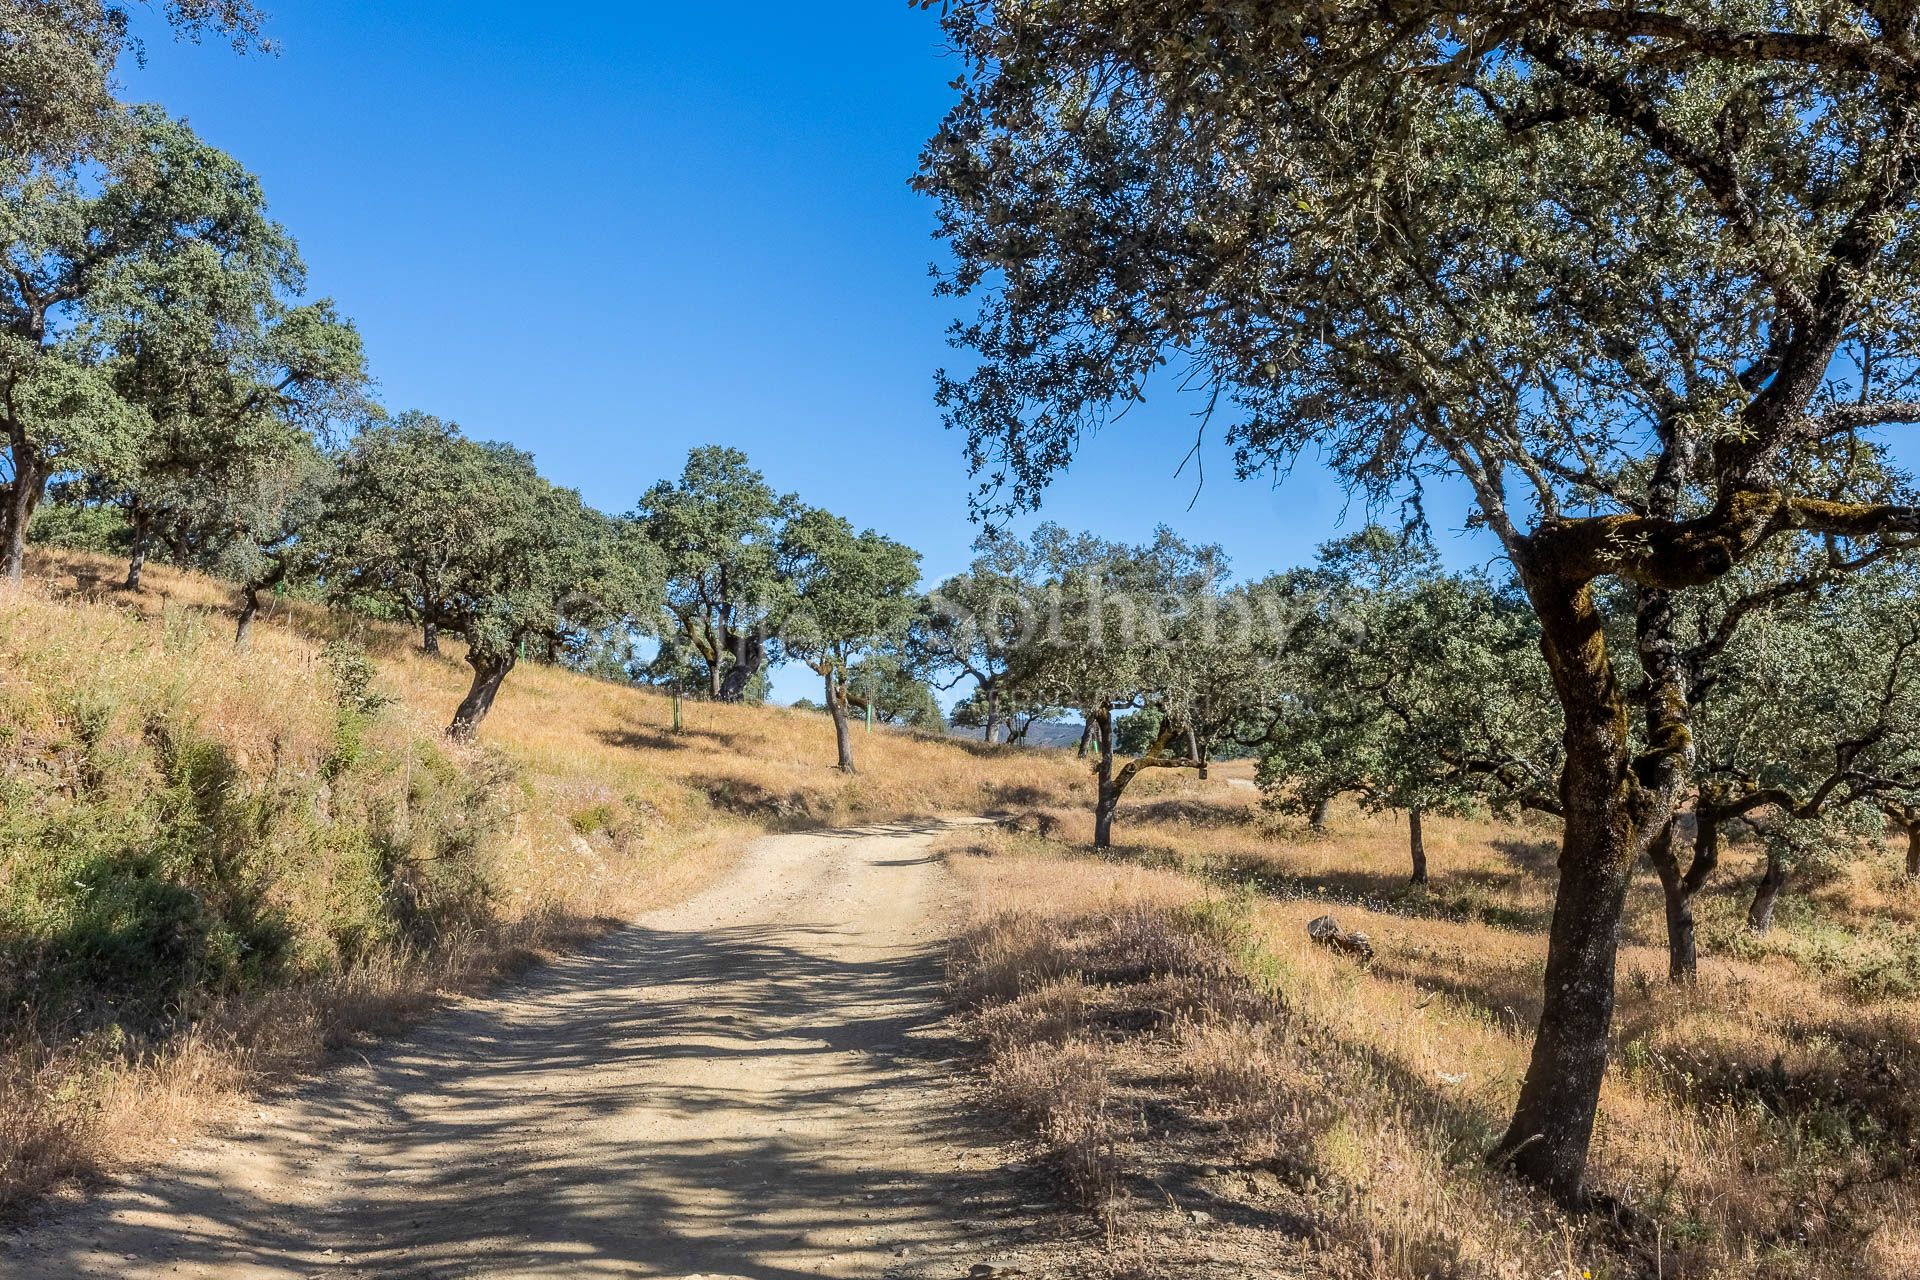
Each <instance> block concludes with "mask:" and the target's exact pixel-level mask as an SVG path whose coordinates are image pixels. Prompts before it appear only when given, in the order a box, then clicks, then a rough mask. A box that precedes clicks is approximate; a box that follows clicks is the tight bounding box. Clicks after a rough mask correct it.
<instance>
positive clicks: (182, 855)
mask: <svg viewBox="0 0 1920 1280" xmlns="http://www.w3.org/2000/svg"><path fill="white" fill-rule="evenodd" d="M347 665H349V666H351V665H352V664H350V663H349V664H347ZM366 697H367V695H366V694H365V693H364V689H363V690H362V692H361V693H360V694H357V695H355V696H354V699H353V701H354V703H355V705H354V706H352V707H349V706H344V705H343V706H342V707H341V708H340V714H341V716H342V718H343V720H345V719H347V718H351V719H353V720H354V721H355V722H356V723H357V724H359V726H360V728H361V732H362V737H361V746H360V749H359V750H358V751H356V753H355V754H354V755H353V757H352V758H351V759H340V758H338V756H337V755H336V757H335V759H334V760H332V761H331V762H330V763H329V767H328V768H326V769H325V770H323V771H321V772H319V773H302V772H298V771H293V770H288V771H284V772H283V771H280V770H277V769H276V770H275V771H273V772H271V773H269V774H260V773H257V772H251V771H249V769H247V768H246V767H244V766H243V764H242V763H241V761H240V759H239V758H237V757H236V756H235V754H234V753H233V751H232V750H231V749H230V748H229V747H228V746H226V745H225V744H223V743H222V742H221V741H220V740H218V739H216V738H215V737H213V736H210V735H209V734H208V732H207V731H206V730H205V729H204V728H203V727H202V726H201V725H199V724H198V723H197V722H196V720H195V719H194V717H193V715H192V713H191V712H188V711H184V710H180V709H174V708H170V707H168V706H167V704H166V702H165V701H164V700H159V701H148V700H144V699H143V700H142V703H141V704H129V703H125V702H116V701H115V700H113V699H112V698H111V697H108V696H106V695H104V694H94V695H88V696H83V697H81V698H80V699H79V700H78V701H74V702H72V703H71V704H70V706H69V709H68V711H67V713H66V715H65V716H64V722H65V723H66V724H67V726H68V729H67V733H68V735H69V739H68V741H67V742H66V743H65V744H50V745H51V746H53V747H54V748H55V749H57V750H60V751H63V752H64V751H70V752H71V753H72V754H73V755H74V756H75V757H76V759H77V761H78V763H77V766H76V770H75V772H74V774H73V776H72V779H71V781H70V783H69V784H68V785H67V786H65V787H42V786H37V785H33V784H31V783H29V782H27V781H24V780H23V779H30V778H32V777H33V776H34V774H33V773H32V772H31V771H26V772H22V771H20V770H17V769H11V768H10V769H8V770H6V771H4V775H5V777H6V778H7V781H6V782H4V783H0V1008H4V1010H5V1011H6V1012H5V1014H4V1015H0V1021H4V1022H5V1023H6V1024H8V1028H9V1029H10V1030H26V1031H29V1032H32V1033H35V1034H42V1035H45V1034H53V1033H60V1034H65V1033H70V1032H79V1031H85V1030H88V1029H91V1028H95V1027H101V1026H120V1027H124V1028H126V1029H128V1030H130V1031H133V1032H135V1033H137V1034H142V1035H160V1034H165V1033H167V1032H169V1031H172V1030H175V1029H178V1028H179V1027H182V1026H184V1025H187V1024H189V1023H191V1021H192V1020H193V1019H194V1018H196V1017H198V1016H199V1015H200V1014H201V1013H202V1012H204V1010H205V1009H206V1007H207V1005H208V1003H209V1001H211V1000H214V999H217V998H219V997H222V996H226V995H231V994H235V993H245V992H252V991H259V990H264V989H267V988H270V987H272V986H274V985H277V984H280V983H284V982H288V981H293V980H296V979H300V978H304V977H312V976H316V975H319V974H325V973H331V972H338V971H340V970H341V969H342V968H343V967H345V966H350V965H352V964H355V963H359V962H361V961H363V960H367V959H370V958H371V957H373V956H374V955H375V954H376V953H377V952H379V951H380V950H381V949H382V948H390V947H393V946H405V947H409V948H431V947H434V946H436V945H440V944H442V943H444V942H446V941H448V940H449V939H451V938H453V937H455V936H457V935H458V934H459V933H460V931H462V930H468V929H471V928H474V927H476V926H477V925H479V924H480V923H483V922H484V921H485V920H486V918H487V917H488V914H489V912H490V905H489V904H490V902H491V899H492V895H493V890H492V881H491V872H490V863H489V857H490V855H489V847H490V845H491V842H492V841H493V840H494V838H495V834H496V832H497V831H498V829H499V827H500V824H501V821H502V817H503V815H502V813H501V808H500V802H499V800H498V799H497V798H496V797H497V795H498V794H499V792H500V788H501V783H502V782H503V781H504V779H502V778H501V777H499V776H497V775H493V774H489V773H488V772H486V771H485V770H484V769H483V770H481V771H479V772H476V773H467V772H463V771H462V770H460V769H457V768H455V767H453V766H452V765H451V764H450V763H449V762H448V761H447V760H446V758H445V757H444V756H441V755H439V754H438V753H437V751H436V750H435V749H434V748H433V747H431V746H430V745H426V744H413V745H410V746H406V747H404V748H402V750H400V751H398V752H396V751H394V750H393V749H392V747H391V746H390V745H389V744H390V743H391V742H392V741H393V734H392V732H391V731H390V730H381V731H380V732H379V733H378V734H377V735H376V734H375V733H374V732H373V730H374V728H375V723H374V722H375V721H376V720H377V719H378V714H379V713H378V711H377V710H369V709H366V706H367V703H366ZM6 749H7V750H10V751H14V752H18V751H19V750H20V749H21V745H20V744H14V745H12V746H10V747H7V748H6ZM408 753H412V756H413V758H412V759H411V761H409V760H408V758H407V756H408ZM403 778H404V779H405V785H404V786H403V785H402V782H401V780H402V779H403Z"/></svg>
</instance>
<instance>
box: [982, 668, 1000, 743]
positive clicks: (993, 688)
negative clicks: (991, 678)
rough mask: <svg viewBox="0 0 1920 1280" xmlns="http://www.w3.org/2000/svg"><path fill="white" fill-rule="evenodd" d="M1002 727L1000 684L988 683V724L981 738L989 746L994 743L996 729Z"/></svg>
mask: <svg viewBox="0 0 1920 1280" xmlns="http://www.w3.org/2000/svg"><path fill="white" fill-rule="evenodd" d="M999 727H1000V686H999V684H998V683H989V684H988V685H987V725H986V729H985V731H984V732H982V733H981V735H980V740H981V741H982V742H984V743H986V744H987V745H988V746H992V745H993V733H994V730H996V729H998V728H999Z"/></svg>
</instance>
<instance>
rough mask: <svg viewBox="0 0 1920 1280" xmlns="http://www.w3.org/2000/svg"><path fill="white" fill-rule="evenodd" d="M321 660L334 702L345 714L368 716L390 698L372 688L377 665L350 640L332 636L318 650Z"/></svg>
mask: <svg viewBox="0 0 1920 1280" xmlns="http://www.w3.org/2000/svg"><path fill="white" fill-rule="evenodd" d="M320 662H321V664H322V665H323V666H325V667H326V669H327V674H328V676H329V677H331V680H332V684H333V698H334V702H335V703H336V704H337V705H338V706H339V707H340V709H341V711H343V712H345V713H346V714H348V715H354V716H370V715H373V714H375V713H376V712H378V711H379V710H380V709H381V708H382V707H384V706H386V705H387V704H389V703H390V702H392V701H393V699H391V698H389V697H386V696H384V695H382V694H380V693H376V692H375V691H374V688H373V681H374V678H375V677H377V676H378V675H379V674H380V669H379V668H378V667H377V666H375V665H374V662H373V659H372V658H371V657H369V656H368V654H367V651H366V649H364V648H363V647H361V646H360V645H359V644H357V643H355V642H354V641H352V640H344V639H343V640H334V641H331V642H329V643H328V644H327V645H326V647H324V648H323V649H321V650H320Z"/></svg>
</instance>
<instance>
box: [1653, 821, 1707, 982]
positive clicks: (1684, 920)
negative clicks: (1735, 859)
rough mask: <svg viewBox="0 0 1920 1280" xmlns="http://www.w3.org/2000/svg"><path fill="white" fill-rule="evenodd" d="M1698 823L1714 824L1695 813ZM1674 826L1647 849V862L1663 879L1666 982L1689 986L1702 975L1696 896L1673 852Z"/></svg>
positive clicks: (1661, 880) (1667, 828)
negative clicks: (1696, 932) (1695, 922)
mask: <svg viewBox="0 0 1920 1280" xmlns="http://www.w3.org/2000/svg"><path fill="white" fill-rule="evenodd" d="M1694 821H1695V822H1711V821H1712V817H1711V815H1703V814H1702V813H1701V812H1700V811H1699V810H1696V811H1695V815H1694ZM1673 837H1674V830H1673V824H1672V823H1671V822H1669V823H1668V824H1667V825H1666V827H1665V828H1664V829H1663V830H1662V831H1661V832H1660V834H1659V835H1657V836H1655V837H1654V838H1653V843H1652V844H1650V845H1648V846H1647V859H1648V861H1650V862H1652V863H1653V869H1654V872H1655V873H1656V874H1658V875H1659V877H1660V892H1661V894H1662V895H1663V896H1664V897H1665V899H1666V907H1667V978H1668V979H1669V980H1670V981H1673V982H1689V981H1692V979H1693V978H1694V976H1695V975H1696V974H1697V973H1698V972H1699V957H1698V955H1697V953H1696V949H1695V945H1694V927H1693V894H1694V887H1693V886H1692V885H1690V884H1689V883H1688V880H1689V877H1688V876H1683V875H1682V874H1681V873H1680V859H1679V857H1678V856H1676V855H1675V853H1674V851H1673Z"/></svg>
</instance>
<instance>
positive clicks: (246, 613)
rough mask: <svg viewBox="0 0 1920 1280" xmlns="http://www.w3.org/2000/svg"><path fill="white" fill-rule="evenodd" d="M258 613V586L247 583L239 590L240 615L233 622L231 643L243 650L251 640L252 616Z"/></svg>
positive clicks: (253, 583) (257, 584)
mask: <svg viewBox="0 0 1920 1280" xmlns="http://www.w3.org/2000/svg"><path fill="white" fill-rule="evenodd" d="M259 612H260V584H259V583H257V582H249V583H247V584H246V585H245V586H243V587H241V588H240V614H239V617H238V618H237V619H236V620H235V622H234V627H233V642H234V644H236V645H238V646H240V647H241V648H243V649H244V648H245V647H246V646H247V642H248V641H249V640H251V639H252V638H253V619H254V615H256V614H258V613H259Z"/></svg>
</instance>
